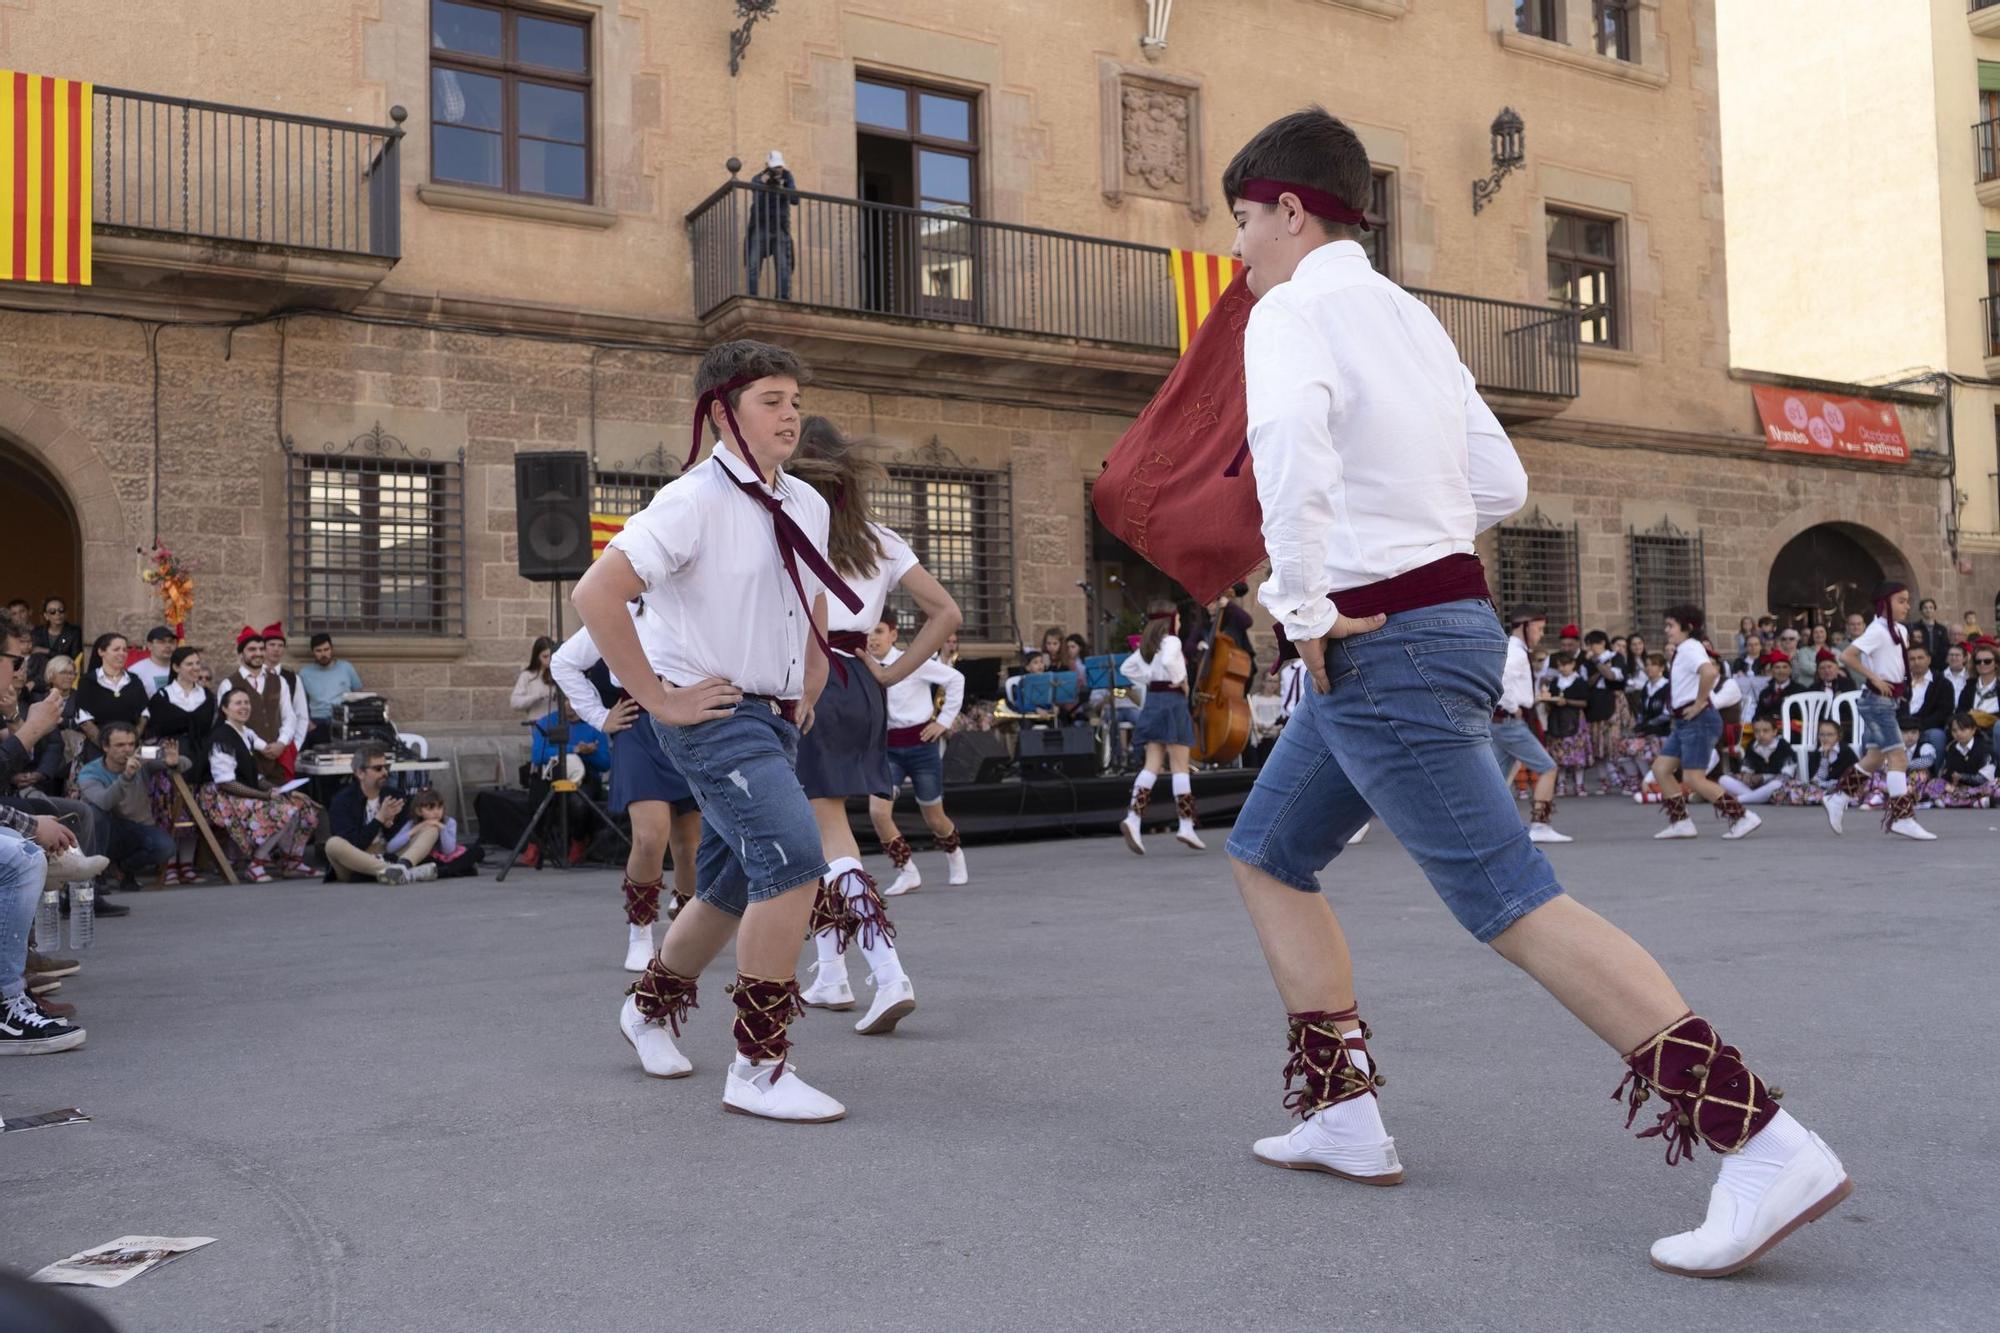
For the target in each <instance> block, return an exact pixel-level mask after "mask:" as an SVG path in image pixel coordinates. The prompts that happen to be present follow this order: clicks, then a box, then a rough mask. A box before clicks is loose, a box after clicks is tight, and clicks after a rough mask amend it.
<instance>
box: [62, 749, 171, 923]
mask: <svg viewBox="0 0 2000 1333" xmlns="http://www.w3.org/2000/svg"><path fill="white" fill-rule="evenodd" d="M98 735H99V736H100V737H101V738H102V739H103V745H104V752H103V753H102V754H100V755H98V757H97V758H95V759H93V760H91V761H90V762H89V763H87V764H85V765H84V766H83V767H82V768H81V769H79V770H78V771H77V775H76V786H77V794H78V795H80V796H81V797H82V798H83V799H84V800H85V801H88V802H89V803H90V804H91V805H93V806H95V807H97V810H98V812H99V813H100V814H101V815H102V816H103V817H104V819H105V821H106V823H107V825H108V833H109V835H110V851H109V852H108V853H107V855H109V856H110V858H111V863H112V864H113V865H115V866H117V867H118V869H119V871H120V873H122V874H123V875H124V876H125V883H126V887H128V888H130V887H132V886H133V885H134V884H135V883H136V881H137V880H138V879H139V877H140V876H142V875H144V874H146V873H147V872H149V871H153V870H159V869H162V868H164V867H165V866H167V865H168V864H169V863H171V862H172V861H173V860H174V859H175V856H174V839H173V835H172V834H170V833H168V832H167V831H166V830H165V829H163V828H161V827H160V824H159V812H160V803H159V802H158V801H157V800H156V799H155V797H154V794H153V792H152V791H151V779H152V778H153V777H155V776H160V777H161V783H162V785H164V782H165V779H164V775H165V774H167V773H183V774H184V773H186V772H187V771H188V770H189V769H190V768H192V767H193V764H192V763H191V762H190V761H189V760H188V759H186V758H185V757H183V756H182V754H181V748H180V742H179V741H177V740H172V739H169V740H167V741H166V742H164V743H163V744H162V745H161V747H160V757H159V758H157V759H146V758H143V757H141V756H140V754H139V733H138V732H136V731H134V730H133V729H132V727H131V726H130V725H129V724H128V723H124V722H107V723H105V724H104V726H103V727H101V728H100V729H99V730H98ZM176 882H178V877H177V878H176Z"/></svg>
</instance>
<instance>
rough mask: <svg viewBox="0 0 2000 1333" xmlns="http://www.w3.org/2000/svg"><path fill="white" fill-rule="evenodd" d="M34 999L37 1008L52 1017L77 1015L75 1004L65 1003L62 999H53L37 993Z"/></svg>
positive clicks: (72, 1016) (73, 1016)
mask: <svg viewBox="0 0 2000 1333" xmlns="http://www.w3.org/2000/svg"><path fill="white" fill-rule="evenodd" d="M34 999H35V1008H37V1009H39V1010H41V1011H42V1012H43V1013H45V1014H47V1015H48V1016H49V1017H50V1018H75V1017H76V1006H75V1005H73V1004H64V1003H63V1002H62V1001H61V1000H51V999H50V998H48V996H46V995H37V996H35V997H34Z"/></svg>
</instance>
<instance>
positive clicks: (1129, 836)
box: [1118, 814, 1146, 856]
mask: <svg viewBox="0 0 2000 1333" xmlns="http://www.w3.org/2000/svg"><path fill="white" fill-rule="evenodd" d="M1118 831H1119V832H1120V833H1122V834H1124V835H1125V845H1126V846H1127V847H1130V848H1131V849H1132V851H1133V853H1134V854H1136V855H1139V856H1144V855H1145V854H1146V840H1145V839H1144V838H1143V837H1141V836H1140V834H1139V816H1137V815H1133V814H1128V815H1126V816H1125V818H1123V819H1121V820H1119V821H1118Z"/></svg>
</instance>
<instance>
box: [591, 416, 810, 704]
mask: <svg viewBox="0 0 2000 1333" xmlns="http://www.w3.org/2000/svg"><path fill="white" fill-rule="evenodd" d="M732 476H733V477H738V478H741V479H742V480H744V481H748V482H750V483H751V484H753V485H762V484H763V483H762V482H759V481H758V480H757V478H756V474H755V473H754V472H753V471H752V470H751V469H750V468H749V466H748V465H747V464H745V463H744V462H743V461H742V460H741V459H739V458H737V457H736V455H735V454H734V453H732V452H730V450H729V449H728V448H726V447H722V448H718V449H716V450H715V451H714V452H713V453H712V454H710V455H709V458H708V461H707V462H705V463H702V464H700V465H699V466H696V467H694V468H690V469H689V470H688V471H687V472H685V473H683V474H682V475H681V476H679V477H677V478H676V479H674V480H673V481H671V482H668V483H667V484H666V485H665V486H663V487H661V488H660V491H659V494H657V495H655V496H654V497H653V502H652V503H651V504H649V505H647V506H646V507H645V508H644V509H642V510H640V511H639V512H638V513H636V514H634V515H633V516H632V517H631V518H630V519H628V520H627V521H626V523H625V529H624V531H622V532H620V533H619V534H618V535H617V536H616V537H613V538H612V539H611V545H612V546H613V547H615V548H617V549H618V550H620V551H623V552H624V553H625V558H626V559H627V560H629V561H631V562H632V568H633V569H634V570H635V571H637V572H638V575H639V578H640V579H641V581H643V582H644V583H645V585H646V594H645V601H646V615H647V616H648V617H653V616H658V617H659V631H658V632H659V634H660V636H661V638H660V642H661V644H662V648H661V656H660V657H658V658H655V659H654V661H653V666H654V667H655V668H656V669H657V670H658V671H659V673H660V675H661V676H662V677H664V678H665V679H666V680H667V681H668V682H669V683H670V684H674V685H682V686H686V685H696V684H699V683H700V682H702V681H704V680H707V679H709V678H710V677H720V678H721V679H723V680H726V681H728V682H730V683H731V684H733V685H735V686H736V687H737V688H739V689H741V690H742V691H743V692H744V693H746V694H765V695H770V696H772V697H773V698H778V699H797V698H799V697H801V696H802V695H803V694H804V693H805V680H806V675H805V663H806V644H807V642H808V641H809V636H810V634H811V631H812V603H813V601H814V599H815V598H817V597H818V596H819V595H820V593H821V592H822V591H823V587H822V585H821V583H820V581H819V578H818V577H817V576H816V575H815V574H814V573H813V572H812V570H810V569H809V568H807V567H806V565H805V562H804V561H800V562H799V582H800V583H801V585H803V587H804V588H805V595H806V601H805V603H804V605H801V604H800V602H799V597H798V594H797V593H796V592H795V591H793V589H792V580H791V577H790V576H789V575H787V574H786V573H785V566H784V562H783V560H782V558H781V557H780V555H779V549H780V548H779V546H778V539H777V537H776V536H775V535H774V534H773V532H772V530H771V515H770V514H769V513H767V512H765V510H764V507H763V506H762V505H760V504H758V503H757V502H756V501H755V500H753V499H751V498H750V497H749V496H747V495H745V494H743V492H742V491H740V490H739V489H737V486H736V483H735V482H733V481H731V480H730V478H731V477H732ZM765 493H766V494H768V495H772V496H775V497H777V499H778V500H779V501H780V502H781V503H782V504H783V506H784V511H785V513H787V514H788V515H790V516H791V519H792V521H793V522H795V523H797V524H798V525H799V527H800V528H801V529H802V530H803V531H804V532H805V534H806V537H807V539H808V540H810V541H811V542H812V543H813V545H814V546H815V547H817V548H818V549H819V550H821V551H822V552H823V551H825V550H826V533H827V520H828V515H829V511H828V509H827V507H826V501H825V500H823V499H821V498H820V495H819V492H818V491H815V490H814V489H813V488H812V487H810V486H808V485H806V484H805V483H804V482H802V481H799V480H798V479H797V478H795V477H790V476H787V475H785V474H784V473H783V472H782V471H780V473H779V474H778V484H777V486H776V488H775V489H773V488H771V487H765ZM829 600H831V599H829Z"/></svg>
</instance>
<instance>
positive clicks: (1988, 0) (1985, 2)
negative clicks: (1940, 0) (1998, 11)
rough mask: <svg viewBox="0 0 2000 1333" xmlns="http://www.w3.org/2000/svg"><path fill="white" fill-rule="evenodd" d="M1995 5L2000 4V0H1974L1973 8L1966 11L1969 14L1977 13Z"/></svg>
mask: <svg viewBox="0 0 2000 1333" xmlns="http://www.w3.org/2000/svg"><path fill="white" fill-rule="evenodd" d="M1995 5H2000V0H1972V5H1971V8H1969V9H1968V10H1967V11H1966V12H1967V13H1969V14H1970V13H1977V12H1978V11H1979V10H1982V9H1991V8H1992V7H1993V6H1995Z"/></svg>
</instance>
